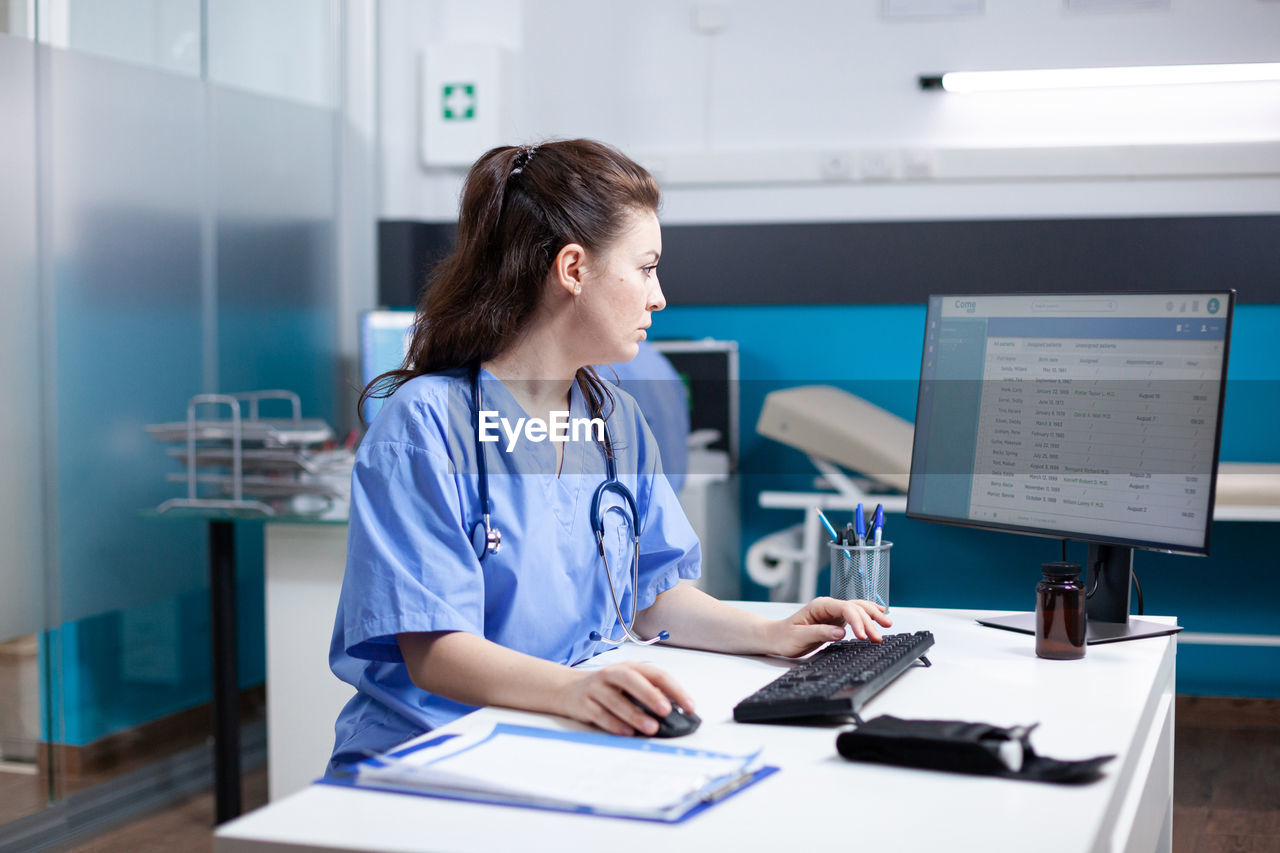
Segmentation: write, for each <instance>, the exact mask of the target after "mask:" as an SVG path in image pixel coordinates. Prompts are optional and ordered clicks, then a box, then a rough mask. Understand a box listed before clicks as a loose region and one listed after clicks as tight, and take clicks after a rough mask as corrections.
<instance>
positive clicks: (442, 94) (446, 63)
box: [421, 43, 510, 167]
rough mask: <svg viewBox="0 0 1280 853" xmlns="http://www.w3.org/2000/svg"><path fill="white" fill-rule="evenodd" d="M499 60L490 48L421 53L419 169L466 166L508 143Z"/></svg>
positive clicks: (444, 47) (499, 53) (449, 46)
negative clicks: (496, 147) (496, 146)
mask: <svg viewBox="0 0 1280 853" xmlns="http://www.w3.org/2000/svg"><path fill="white" fill-rule="evenodd" d="M504 54H505V51H504V50H503V49H502V48H500V47H497V46H495V45H477V44H454V43H439V44H434V45H431V46H430V47H428V48H427V49H426V51H425V52H424V53H423V55H422V137H421V154H422V162H423V165H425V166H428V167H434V166H469V165H471V163H473V162H475V160H476V158H477V157H479V156H480V155H481V154H483V153H484V152H486V151H488V150H489V149H490V148H492V147H494V146H495V145H501V144H503V143H504V142H506V141H508V140H507V138H506V137H507V136H508V135H509V133H508V129H509V126H510V121H509V117H508V115H507V111H508V107H507V104H506V99H505V97H504V90H505V88H506V87H505V85H504V80H503V74H504V67H505V64H506V63H505V56H504Z"/></svg>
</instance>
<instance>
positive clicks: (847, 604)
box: [768, 598, 893, 658]
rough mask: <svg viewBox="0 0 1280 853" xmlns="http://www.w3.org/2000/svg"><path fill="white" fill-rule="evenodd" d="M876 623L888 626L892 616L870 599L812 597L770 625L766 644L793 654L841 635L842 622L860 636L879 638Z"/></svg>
mask: <svg viewBox="0 0 1280 853" xmlns="http://www.w3.org/2000/svg"><path fill="white" fill-rule="evenodd" d="M877 624H879V625H883V626H884V627H886V628H887V627H889V626H890V625H892V624H893V620H892V619H890V618H889V617H888V616H886V615H885V612H884V608H883V607H881V606H880V605H878V604H876V603H874V602H871V601H861V600H855V601H843V600H841V599H839V598H815V599H814V600H813V601H810V602H809V603H808V604H806V605H805V606H804V607H802V608H800V609H799V610H797V611H796V612H795V613H793V614H792V615H791V616H788V617H787V618H786V619H779V620H778V621H776V622H773V623H770V625H769V640H770V642H769V644H768V645H769V648H770V650H771V651H772V652H773V654H776V655H782V656H784V657H789V658H794V657H800V656H801V655H805V654H808V653H809V652H811V651H813V650H814V649H816V648H817V647H818V646H820V645H822V644H823V643H829V642H833V641H836V640H843V639H844V626H845V625H848V626H849V627H850V628H852V629H853V633H854V636H856V637H858V638H859V639H871V640H874V641H876V642H879V641H880V629H879V628H877V627H876V626H877Z"/></svg>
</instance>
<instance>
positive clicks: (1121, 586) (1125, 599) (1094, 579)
mask: <svg viewBox="0 0 1280 853" xmlns="http://www.w3.org/2000/svg"><path fill="white" fill-rule="evenodd" d="M1198 293H1203V294H1206V295H1213V296H1219V297H1221V298H1222V299H1223V301H1224V303H1225V306H1226V311H1225V312H1224V318H1225V321H1226V325H1225V328H1224V332H1223V351H1222V373H1221V376H1222V379H1221V386H1220V389H1219V394H1218V407H1217V413H1216V419H1215V424H1214V437H1213V457H1212V469H1211V472H1210V481H1209V506H1208V515H1207V517H1206V521H1205V530H1204V536H1203V539H1202V541H1203V547H1200V548H1191V547H1187V546H1185V545H1181V544H1172V543H1167V542H1154V541H1149V540H1140V539H1126V538H1123V537H1107V536H1101V535H1097V534H1092V533H1088V532H1085V531H1070V530H1068V531H1061V530H1054V531H1050V530H1047V529H1044V528H1035V527H1029V526H1025V525H1015V524H1005V523H999V522H994V521H985V520H974V519H960V518H955V517H951V516H938V515H932V514H929V513H922V512H917V511H914V510H912V509H911V506H910V504H911V501H910V497H908V507H907V512H906V515H907V517H908V518H910V519H913V520H916V521H929V522H934V523H937V524H949V525H953V526H956V527H971V528H976V529H982V530H996V531H1003V532H1008V533H1022V534H1026V535H1030V536H1040V537H1044V538H1050V539H1058V540H1062V541H1064V542H1065V541H1076V542H1083V543H1086V544H1088V546H1089V554H1088V560H1087V563H1086V566H1085V573H1086V576H1085V589H1086V590H1087V591H1088V601H1087V604H1086V615H1087V633H1088V636H1087V642H1088V643H1090V644H1097V643H1110V642H1118V641H1121V640H1133V639H1138V638H1141V637H1147V636H1156V635H1163V634H1173V633H1176V632H1178V631H1180V630H1182V629H1181V628H1180V627H1178V626H1172V625H1165V624H1162V623H1157V622H1150V621H1144V620H1137V619H1132V618H1130V616H1129V609H1130V598H1129V590H1130V587H1131V585H1132V577H1133V552H1134V550H1135V549H1140V550H1150V551H1159V552H1162V553H1168V554H1188V555H1193V556H1207V555H1208V553H1209V533H1210V528H1211V527H1212V524H1213V507H1214V503H1215V501H1216V495H1217V476H1218V454H1219V450H1220V448H1221V445H1222V413H1223V406H1224V403H1225V401H1226V377H1227V361H1228V357H1229V355H1230V351H1231V325H1232V321H1233V319H1234V316H1235V301H1236V291H1235V290H1232V289H1225V290H1221V291H1219V290H1209V289H1206V290H1204V291H1198ZM1189 295H1190V294H1189V293H1187V292H1185V291H1128V292H1125V293H1106V292H1072V293H1062V294H1041V293H1001V294H944V295H935V296H931V297H930V302H932V301H933V300H935V299H938V300H946V299H982V298H984V297H988V298H989V297H999V296H1003V297H1007V296H1036V297H1040V298H1055V297H1061V298H1072V299H1079V298H1082V297H1086V298H1087V297H1099V298H1102V297H1107V296H1167V297H1168V298H1170V299H1185V298H1186V297H1187V296H1189ZM925 323H926V327H925V340H924V344H923V347H922V349H923V350H924V351H922V353H921V381H920V388H919V390H918V392H917V398H916V424H917V426H919V424H920V414H921V411H920V410H921V407H922V405H923V402H924V401H923V397H924V389H925V379H926V377H925V370H926V364H927V355H928V352H927V348H928V345H929V334H928V313H927V312H926V319H925ZM920 440H921V437H920V435H919V434H917V435H916V437H915V441H914V443H918V442H919V441H920ZM914 450H915V448H914V447H913V453H912V465H911V483H912V484H913V485H914V484H915V483H916V477H917V476H919V475H923V474H924V473H925V472H923V471H917V470H916V463H917V459H918V458H919V455H918V454H916V453H915V452H914ZM908 494H910V492H909V491H908ZM978 621H979V622H980V623H981V624H983V625H988V626H990V627H993V628H1002V629H1005V630H1011V631H1018V632H1020V633H1027V634H1033V633H1035V614H1034V613H1016V614H1012V615H1008V616H998V617H991V618H984V619H979V620H978Z"/></svg>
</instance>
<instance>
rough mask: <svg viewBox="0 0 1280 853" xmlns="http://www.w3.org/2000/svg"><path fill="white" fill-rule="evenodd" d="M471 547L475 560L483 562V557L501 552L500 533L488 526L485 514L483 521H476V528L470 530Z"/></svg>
mask: <svg viewBox="0 0 1280 853" xmlns="http://www.w3.org/2000/svg"><path fill="white" fill-rule="evenodd" d="M471 547H472V548H474V549H475V552H476V559H477V560H483V559H484V558H485V555H487V554H496V553H498V552H499V551H501V550H502V531H501V530H499V529H498V528H496V527H493V526H492V525H490V524H489V515H488V514H487V513H486V514H485V517H484V520H483V521H477V522H476V526H475V527H473V528H471Z"/></svg>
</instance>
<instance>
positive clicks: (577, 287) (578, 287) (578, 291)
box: [573, 284, 582, 296]
mask: <svg viewBox="0 0 1280 853" xmlns="http://www.w3.org/2000/svg"><path fill="white" fill-rule="evenodd" d="M573 295H574V296H581V295H582V285H580V284H575V285H574V286H573Z"/></svg>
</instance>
